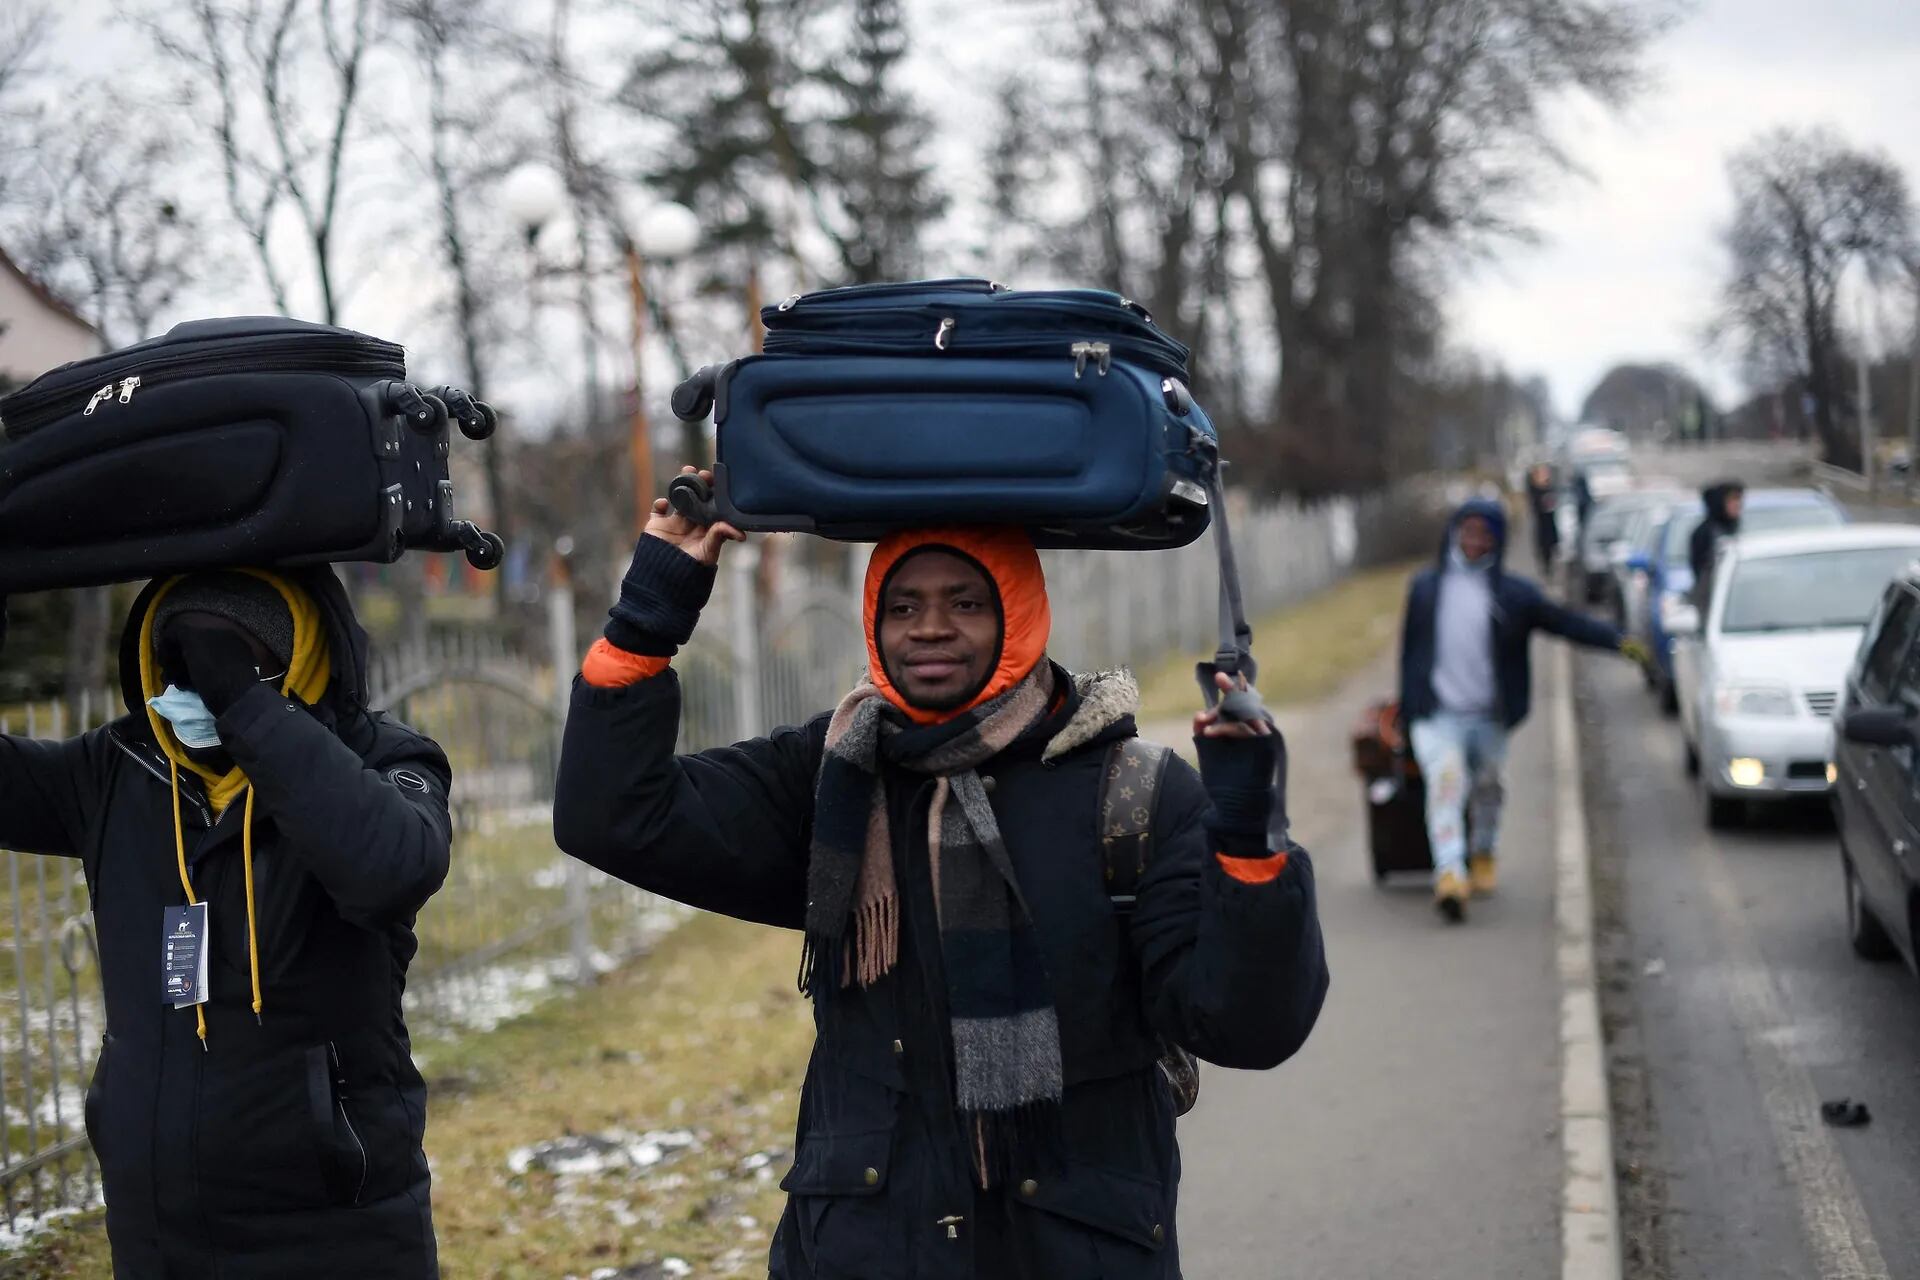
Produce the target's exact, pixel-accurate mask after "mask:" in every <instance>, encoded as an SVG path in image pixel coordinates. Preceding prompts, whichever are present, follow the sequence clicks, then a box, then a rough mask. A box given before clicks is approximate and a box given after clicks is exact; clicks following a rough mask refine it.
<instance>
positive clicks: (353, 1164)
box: [307, 1041, 372, 1205]
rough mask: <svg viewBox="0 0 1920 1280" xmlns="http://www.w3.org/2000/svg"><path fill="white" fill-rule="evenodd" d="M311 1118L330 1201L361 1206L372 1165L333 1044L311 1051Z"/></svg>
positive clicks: (337, 1051) (308, 1052) (316, 1147)
mask: <svg viewBox="0 0 1920 1280" xmlns="http://www.w3.org/2000/svg"><path fill="white" fill-rule="evenodd" d="M307 1116H308V1120H309V1122H310V1123H311V1126H312V1131H313V1139H314V1147H315V1150H316V1151H317V1152H318V1154H319V1157H320V1174H321V1177H322V1179H323V1180H324V1181H325V1183H326V1187H327V1198H328V1199H329V1200H331V1201H332V1202H333V1203H335V1204H353V1205H357V1204H359V1203H360V1202H361V1200H362V1198H363V1197H364V1196H365V1195H366V1191H367V1175H368V1174H369V1173H371V1172H372V1165H371V1163H370V1161H369V1159H368V1154H367V1146H366V1142H365V1140H364V1139H363V1138H362V1137H361V1135H360V1130H359V1129H358V1128H357V1127H356V1126H355V1124H354V1120H353V1114H352V1112H351V1111H350V1110H348V1106H347V1082H346V1078H345V1076H344V1075H343V1074H342V1072H341V1069H340V1052H339V1050H338V1049H336V1048H335V1047H334V1045H333V1042H332V1041H328V1042H327V1043H326V1044H322V1045H315V1046H314V1047H313V1048H311V1049H309V1050H307Z"/></svg>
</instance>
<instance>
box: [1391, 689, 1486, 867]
mask: <svg viewBox="0 0 1920 1280" xmlns="http://www.w3.org/2000/svg"><path fill="white" fill-rule="evenodd" d="M1410 736H1411V737H1412V739H1413V758H1414V759H1415V760H1416V761H1417V762H1419V765H1420V773H1421V776H1422V777H1424V778H1425V779H1426V784H1427V839H1428V841H1429V842H1430V843H1431V844H1432V845H1433V873H1434V876H1435V877H1436V878H1437V877H1439V876H1440V875H1441V873H1443V872H1446V871H1452V872H1453V873H1454V874H1456V875H1464V874H1465V872H1466V860H1467V854H1468V852H1469V850H1468V848H1467V844H1468V840H1469V836H1471V840H1472V844H1473V848H1472V850H1471V852H1473V853H1476V854H1481V853H1485V854H1491V853H1492V852H1493V848H1494V843H1495V841H1496V840H1498V839H1499V836H1500V804H1501V801H1502V800H1503V799H1504V798H1505V795H1506V792H1505V791H1504V789H1503V788H1502V787H1501V783H1500V770H1501V769H1502V767H1504V766H1505V764H1506V763H1507V730H1506V726H1505V725H1503V724H1501V723H1500V721H1498V720H1496V719H1494V718H1493V717H1491V716H1472V715H1461V714H1460V713H1458V712H1453V711H1439V712H1435V713H1434V714H1433V715H1431V716H1429V717H1427V718H1426V719H1424V720H1419V721H1416V722H1415V723H1414V726H1413V731H1412V734H1411V735H1410ZM1469 814H1471V817H1469Z"/></svg>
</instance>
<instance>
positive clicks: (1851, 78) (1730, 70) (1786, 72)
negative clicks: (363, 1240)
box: [0, 0, 1920, 414]
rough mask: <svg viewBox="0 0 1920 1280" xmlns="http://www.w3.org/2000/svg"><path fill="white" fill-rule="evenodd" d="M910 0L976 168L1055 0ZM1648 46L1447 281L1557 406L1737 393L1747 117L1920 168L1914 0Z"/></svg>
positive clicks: (1811, 8) (1697, 17)
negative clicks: (1479, 263)
mask: <svg viewBox="0 0 1920 1280" xmlns="http://www.w3.org/2000/svg"><path fill="white" fill-rule="evenodd" d="M7 2H8V0H0V4H5V3H7ZM909 3H910V9H911V11H912V12H913V13H914V15H915V28H916V36H917V38H918V42H919V44H918V48H917V49H916V50H915V54H914V59H913V65H914V68H915V71H916V73H917V74H916V76H915V80H916V82H917V86H918V87H919V89H920V90H921V92H922V94H923V96H924V97H925V98H926V99H927V100H928V103H929V105H930V106H932V107H933V109H934V110H935V113H936V114H937V116H938V117H939V118H940V120H941V122H942V124H943V126H944V127H943V133H944V134H945V137H944V139H943V145H942V147H941V153H942V154H941V160H942V161H943V164H944V166H945V167H946V168H947V170H948V176H949V179H950V181H952V182H954V183H956V184H962V185H964V184H965V183H966V182H967V181H970V180H977V178H978V176H979V173H980V168H979V159H978V151H977V150H976V149H975V148H976V147H977V145H978V143H977V140H978V139H979V138H981V137H982V136H983V133H984V129H983V125H984V122H985V118H986V116H987V114H988V113H987V111H986V110H985V108H986V107H987V106H988V105H989V102H988V91H989V86H990V85H992V84H993V83H995V82H996V81H997V79H998V77H999V76H1000V75H1001V74H1003V73H1004V72H1005V71H1006V70H1007V69H1009V68H1010V67H1013V66H1016V65H1017V62H1018V59H1020V58H1021V57H1023V56H1026V51H1028V50H1030V49H1031V48H1032V47H1033V44H1034V43H1035V42H1036V40H1038V39H1042V38H1044V35H1043V32H1042V30H1041V28H1042V27H1043V26H1044V25H1045V23H1046V22H1047V21H1048V20H1045V19H1039V18H1038V17H1037V15H1038V14H1039V13H1042V12H1055V13H1057V10H1050V9H1049V8H1048V7H1046V6H1034V5H1031V4H1029V3H1026V2H1025V0H964V2H960V0H909ZM110 6H111V0H67V3H65V4H64V5H63V6H62V12H63V13H64V14H65V15H66V22H65V24H64V28H63V30H62V32H61V40H60V47H59V49H58V53H59V55H60V56H62V57H63V59H65V60H69V61H72V62H81V63H90V64H92V65H94V66H98V65H99V64H100V61H101V57H102V47H103V45H104V46H105V47H106V48H107V49H110V50H112V56H113V57H115V58H117V59H122V60H124V59H125V57H126V56H127V55H129V54H135V53H137V51H138V50H137V43H138V42H137V40H132V41H130V40H129V38H128V36H127V34H126V33H125V32H120V31H110V32H107V33H105V39H104V40H103V39H102V32H101V31H100V26H101V25H102V20H103V19H105V18H106V16H107V15H108V14H109V13H110V11H111V7H110ZM591 7H592V6H588V8H589V9H590V8H591ZM622 20H624V19H622ZM1054 20H1057V19H1054ZM601 21H606V19H602V20H601ZM583 34H584V33H583ZM622 34H623V33H622ZM608 35H609V38H610V41H611V42H613V43H620V44H624V43H625V42H624V41H621V40H618V38H617V36H615V34H614V33H611V32H609V33H608ZM585 43H587V44H588V45H594V44H598V43H600V42H599V41H586V42H585ZM1652 61H1653V70H1654V72H1655V79H1656V83H1655V86H1654V88H1653V89H1651V90H1650V91H1649V92H1648V93H1647V94H1646V95H1645V96H1644V97H1642V98H1641V99H1639V100H1638V101H1637V102H1636V103H1634V104H1633V105H1632V106H1630V107H1629V108H1628V109H1627V110H1626V111H1625V112H1624V113H1621V114H1619V115H1614V114H1610V113H1608V112H1606V111H1604V110H1601V109H1599V108H1597V107H1594V106H1593V105H1592V104H1589V103H1569V104H1566V106H1565V108H1564V109H1563V110H1562V111H1561V112H1560V113H1559V114H1560V115H1561V116H1562V117H1563V120H1562V125H1561V134H1562V137H1563V141H1564V143H1565V145H1566V148H1567V150H1568V152H1569V153H1570V154H1571V156H1572V157H1573V159H1574V160H1575V161H1576V162H1577V163H1578V164H1579V165H1580V166H1581V167H1582V168H1583V169H1584V170H1585V171H1586V175H1587V176H1585V177H1573V178H1568V179H1566V180H1565V181H1563V182H1560V183H1558V184H1556V186H1555V188H1554V190H1553V192H1552V194H1551V196H1550V198H1546V199H1543V200H1541V201H1540V202H1539V203H1537V204H1536V205H1535V206H1534V209H1533V216H1532V222H1533V224H1534V226H1535V227H1536V228H1537V229H1538V231H1539V232H1540V235H1541V242H1540V243H1539V244H1538V245H1536V246H1523V245H1511V246H1505V247H1503V248H1502V249H1501V250H1500V252H1499V254H1498V256H1497V258H1496V260H1495V261H1493V262H1492V263H1490V264H1489V265H1486V266H1484V267H1480V268H1477V269H1475V271H1474V272H1473V273H1472V274H1471V275H1469V276H1467V277H1465V278H1463V279H1461V280H1459V281H1458V282H1457V284H1456V287H1455V289H1454V291H1453V296H1452V298H1451V299H1450V305H1449V310H1450V313H1451V315H1452V317H1453V321H1454V335H1453V336H1454V338H1455V339H1456V341H1457V342H1460V343H1462V344H1465V345H1469V346H1472V347H1474V348H1476V349H1478V350H1480V351H1482V352H1484V353H1486V354H1487V355H1489V356H1492V357H1494V358H1496V359H1498V360H1499V361H1500V362H1501V363H1503V364H1504V365H1505V366H1506V367H1507V368H1508V369H1510V370H1512V371H1513V372H1515V373H1517V374H1523V375H1525V374H1533V373H1540V374H1544V375H1545V376H1546V377H1547V378H1548V380H1549V381H1550V383H1551V385H1552V387H1553V392H1554V396H1555V399H1556V402H1557V403H1558V405H1559V407H1560V408H1561V410H1562V411H1563V412H1566V413H1569V414H1570V413H1572V412H1573V411H1575V410H1576V409H1577V408H1578V407H1579V404H1580V401H1581V399H1582V398H1583V397H1584V396H1585V395H1586V393H1587V392H1588V390H1590V389H1591V387H1592V386H1593V384H1594V382H1595V381H1596V380H1597V379H1598V378H1599V377H1600V375H1601V374H1602V373H1604V372H1605V371H1606V369H1607V368H1608V367H1609V366H1610V365H1612V364H1613V363H1615V362H1616V361H1620V360H1629V359H1646V360H1675V361H1678V362H1679V363H1682V364H1684V365H1688V366H1689V367H1692V368H1694V369H1696V370H1697V371H1698V372H1699V373H1701V374H1702V375H1703V376H1704V377H1705V378H1706V379H1707V380H1708V382H1709V384H1710V385H1711V386H1712V387H1713V388H1714V389H1715V391H1716V392H1717V393H1718V394H1719V395H1720V396H1721V397H1722V398H1723V399H1727V398H1731V397H1733V396H1734V395H1736V394H1738V392H1739V390H1740V388H1739V383H1738V370H1737V367H1736V362H1735V361H1734V359H1733V358H1732V357H1731V355H1730V354H1718V353H1712V352H1709V351H1708V350H1707V349H1706V348H1705V347H1704V345H1703V339H1702V331H1703V328H1704V325H1705V322H1706V320H1707V319H1708V317H1709V315H1710V313H1711V310H1712V304H1713V298H1714V293H1715V289H1716V285H1717V281H1718V279H1719V276H1720V273H1721V270H1722V266H1723V257H1722V253H1721V250H1720V246H1719V241H1718V231H1719V229H1720V228H1721V227H1723V226H1724V225H1725V224H1726V222H1727V221H1728V219H1729V216H1730V202H1729V196H1728V190H1727V182H1726V173H1725V160H1726V157H1727V155H1728V154H1729V153H1730V152H1731V151H1733V150H1735V149H1736V148H1738V147H1739V146H1740V145H1742V144H1743V143H1744V142H1746V141H1747V140H1748V139H1750V138H1751V137H1753V136H1754V135H1755V134H1757V133H1759V132H1761V131H1763V130H1765V129H1767V128H1770V127H1773V126H1775V125H1780V124H1798V125H1805V124H1816V123H1823V124H1829V125H1832V126H1833V127H1835V128H1837V129H1838V130H1840V131H1841V132H1842V133H1843V134H1844V135H1845V136H1847V137H1848V138H1850V139H1852V140H1854V141H1855V142H1857V143H1860V144H1864V145H1867V146H1871V147H1876V148H1880V149H1882V150H1884V151H1885V152H1887V153H1888V154H1890V155H1891V156H1892V157H1893V158H1894V159H1895V160H1896V161H1897V162H1898V163H1899V164H1900V165H1901V166H1902V167H1903V168H1904V169H1905V170H1906V172H1907V173H1908V175H1909V177H1910V179H1913V180H1915V181H1916V182H1920V123H1917V122H1920V0H1696V2H1695V3H1694V6H1693V13H1692V16H1691V17H1689V18H1688V19H1686V20H1685V21H1684V22H1682V23H1681V24H1680V25H1678V26H1677V27H1676V28H1675V29H1674V30H1673V31H1672V32H1671V33H1670V34H1668V35H1667V36H1666V37H1664V38H1663V39H1662V40H1661V41H1660V42H1659V44H1658V45H1657V46H1656V48H1655V50H1654V56H1653V60H1652ZM1038 141H1039V142H1040V143H1042V144H1044V142H1045V140H1044V139H1040V140H1038ZM988 253H989V255H990V253H991V250H990V248H989V249H988ZM955 265H960V264H955ZM988 270H989V273H990V274H992V273H993V272H992V270H991V269H990V268H989V269H988ZM1026 283H1037V282H1034V281H1028V282H1026ZM1883 305H1884V308H1885V310H1884V316H1885V324H1886V328H1887V334H1886V336H1887V337H1888V338H1889V339H1891V338H1892V337H1893V334H1894V333H1895V332H1896V331H1898V332H1904V331H1905V328H1906V322H1905V319H1904V310H1905V307H1906V305H1907V304H1906V303H1904V302H1903V301H1898V300H1894V299H1888V300H1886V301H1885V302H1884V304H1883ZM352 320H353V321H358V322H360V323H363V324H376V323H379V322H380V319H379V318H378V317H375V316H372V315H368V316H367V317H365V318H364V319H362V318H361V317H360V316H359V315H358V313H356V315H355V316H354V317H352Z"/></svg>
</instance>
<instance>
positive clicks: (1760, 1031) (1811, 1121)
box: [1688, 840, 1888, 1280]
mask: <svg viewBox="0 0 1920 1280" xmlns="http://www.w3.org/2000/svg"><path fill="white" fill-rule="evenodd" d="M1689 844H1690V846H1691V852H1690V853H1689V855H1688V856H1689V858H1690V859H1691V860H1692V862H1693V863H1694V866H1695V869H1696V870H1697V871H1698V873H1699V875H1700V880H1701V883H1702V884H1704V885H1705V886H1706V890H1707V897H1708V899H1709V900H1710V901H1711V902H1712V903H1713V909H1714V914H1715V915H1716V916H1717V917H1718V924H1719V933H1720V943H1721V951H1722V955H1723V957H1724V963H1722V964H1719V965H1716V966H1714V970H1713V975H1712V976H1713V979H1714V980H1715V981H1717V982H1718V983H1719V985H1720V987H1721V988H1722V990H1724V991H1725V992H1726V995H1727V1003H1728V1008H1729V1009H1730V1010H1731V1011H1732V1013H1733V1020H1734V1022H1735V1024H1736V1025H1737V1026H1738V1027H1739V1028H1740V1039H1741V1042H1742V1043H1743V1044H1744V1045H1745V1046H1746V1051H1747V1064H1748V1065H1749V1066H1750V1067H1752V1069H1753V1074H1754V1079H1755V1083H1757V1084H1758V1085H1759V1087H1760V1099H1761V1103H1762V1105H1763V1106H1764V1107H1765V1108H1766V1112H1767V1121H1768V1123H1769V1124H1770V1126H1771V1127H1772V1129H1773V1145H1774V1149H1775V1150H1776V1151H1777V1152H1778V1153H1779V1156H1780V1162H1781V1164H1782V1165H1783V1166H1784V1167H1785V1170H1786V1175H1787V1180H1788V1183H1789V1184H1790V1185H1791V1186H1792V1188H1793V1191H1794V1195H1795V1196H1796V1197H1797V1198H1798V1201H1799V1205H1800V1220H1801V1223H1802V1225H1803V1226H1804V1228H1805V1230H1806V1237H1807V1247H1808V1248H1809V1249H1811V1250H1812V1252H1813V1261H1814V1264H1815V1266H1816V1268H1817V1269H1818V1272H1819V1274H1820V1277H1821V1280H1886V1277H1887V1275H1888V1272H1887V1264H1886V1260H1885V1259H1884V1258H1882V1257H1881V1256H1880V1246H1879V1244H1878V1243H1876V1242H1875V1240H1874V1238H1873V1227H1872V1224H1871V1223H1870V1222H1869V1221H1868V1219H1867V1210H1866V1206H1865V1205H1864V1204H1862V1203H1861V1201H1860V1193H1859V1191H1858V1190H1857V1189H1856V1188H1855V1187H1854V1185H1853V1176H1852V1175H1851V1174H1850V1173H1848V1172H1847V1166H1846V1162H1845V1161H1844V1160H1843V1159H1842V1157H1841V1155H1840V1151H1839V1148H1837V1147H1836V1146H1835V1145H1834V1142H1833V1137H1832V1131H1831V1130H1830V1129H1828V1128H1827V1126H1826V1124H1825V1122H1824V1121H1822V1120H1821V1118H1820V1095H1819V1093H1818V1092H1817V1091H1816V1090H1815V1089H1814V1087H1813V1077H1812V1076H1811V1075H1809V1074H1808V1072H1807V1071H1806V1069H1805V1068H1804V1067H1803V1066H1802V1065H1801V1064H1800V1063H1798V1062H1796V1061H1795V1060H1794V1059H1793V1058H1791V1057H1790V1056H1788V1053H1787V1052H1786V1048H1787V1047H1788V1046H1791V1045H1792V1044H1793V1043H1794V1042H1795V1040H1794V1036H1793V1034H1792V1032H1793V1026H1792V1023H1791V1022H1790V1020H1789V1019H1788V1017H1787V1013H1786V1009H1785V1006H1784V1002H1783V1001H1782V999H1781V997H1780V992H1779V988H1778V987H1777V986H1776V984H1775V983H1774V980H1773V973H1772V971H1771V970H1769V969H1768V968H1767V965H1766V962H1765V960H1764V959H1763V958H1762V957H1761V955H1760V948H1759V946H1758V945H1757V944H1756V943H1755V942H1754V940H1753V931H1752V930H1751V929H1750V928H1749V927H1748V925H1747V918H1746V909H1745V908H1744V907H1743V906H1742V905H1741V903H1740V895H1739V892H1738V891H1737V890H1736V889H1735V888H1734V885H1733V877H1732V876H1730V875H1728V874H1727V869H1726V868H1725V867H1724V866H1723V865H1721V861H1720V858H1721V856H1722V855H1720V854H1718V853H1717V852H1715V851H1714V849H1713V848H1712V847H1711V842H1710V841H1706V840H1693V841H1690V842H1689ZM1728 856H1733V857H1738V856H1739V854H1738V852H1737V851H1735V852H1734V853H1732V854H1730V855H1728Z"/></svg>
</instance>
